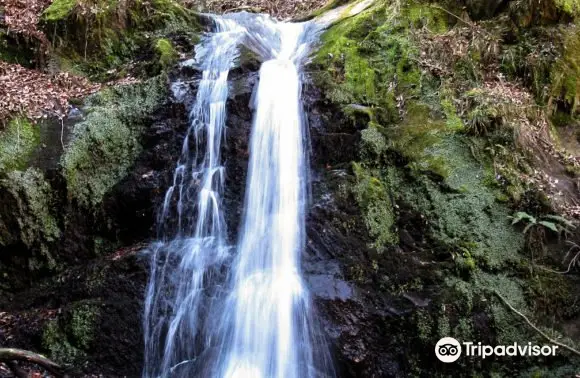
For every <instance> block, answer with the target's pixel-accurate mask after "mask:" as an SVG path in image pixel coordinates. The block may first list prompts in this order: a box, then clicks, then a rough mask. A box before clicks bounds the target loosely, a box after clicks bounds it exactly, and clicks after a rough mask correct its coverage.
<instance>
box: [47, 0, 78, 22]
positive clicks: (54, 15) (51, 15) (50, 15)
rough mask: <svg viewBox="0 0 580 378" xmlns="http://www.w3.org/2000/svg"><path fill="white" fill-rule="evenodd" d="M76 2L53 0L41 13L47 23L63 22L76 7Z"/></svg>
mask: <svg viewBox="0 0 580 378" xmlns="http://www.w3.org/2000/svg"><path fill="white" fill-rule="evenodd" d="M77 2H78V0H54V1H53V2H52V4H50V6H49V7H48V8H46V9H45V11H44V12H43V17H44V18H45V19H46V20H47V21H59V20H63V19H65V18H66V17H68V15H70V14H71V13H72V11H73V9H74V7H75V6H76V5H77Z"/></svg>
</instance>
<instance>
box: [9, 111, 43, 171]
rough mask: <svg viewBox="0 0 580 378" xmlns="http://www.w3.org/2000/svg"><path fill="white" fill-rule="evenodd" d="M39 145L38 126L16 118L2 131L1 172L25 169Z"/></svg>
mask: <svg viewBox="0 0 580 378" xmlns="http://www.w3.org/2000/svg"><path fill="white" fill-rule="evenodd" d="M38 143H39V131H38V126H36V125H34V124H32V123H31V122H30V121H28V120H26V119H24V118H14V119H13V120H12V121H10V122H9V123H8V124H7V125H6V126H4V129H3V130H1V129H0V172H9V171H12V170H16V169H23V168H25V167H26V165H27V163H28V159H29V158H30V156H31V155H32V153H33V152H34V151H35V150H36V148H37V147H38Z"/></svg>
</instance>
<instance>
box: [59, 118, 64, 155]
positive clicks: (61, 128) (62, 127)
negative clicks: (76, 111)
mask: <svg viewBox="0 0 580 378" xmlns="http://www.w3.org/2000/svg"><path fill="white" fill-rule="evenodd" d="M63 135H64V118H61V119H60V144H61V146H62V149H63V150H64V141H63Z"/></svg>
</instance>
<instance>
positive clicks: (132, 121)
mask: <svg viewBox="0 0 580 378" xmlns="http://www.w3.org/2000/svg"><path fill="white" fill-rule="evenodd" d="M166 95H167V88H166V84H165V80H164V77H163V76H159V77H156V78H153V79H150V80H149V81H147V82H145V83H143V84H136V85H131V86H124V87H118V88H110V89H107V90H105V91H103V92H101V93H99V94H97V95H95V96H93V97H92V98H90V99H88V100H87V104H88V105H90V106H91V112H90V113H89V115H88V116H87V119H86V120H85V121H84V122H81V123H79V124H77V125H75V128H74V131H73V134H74V135H73V140H72V141H71V143H70V144H69V146H67V148H66V151H65V153H64V155H63V157H62V166H63V170H64V175H65V178H66V181H67V188H68V193H69V196H70V198H71V199H74V200H76V201H77V202H78V203H79V204H80V205H81V206H83V207H84V208H92V209H94V208H96V207H97V206H98V205H99V204H100V202H101V201H102V199H103V196H104V195H105V194H106V193H107V192H108V191H109V190H110V189H111V188H112V187H113V186H114V185H115V184H116V183H117V182H118V181H119V180H120V179H122V178H123V177H124V176H125V174H126V173H127V171H128V169H129V168H130V167H131V166H132V165H133V162H134V161H135V159H136V157H137V156H138V154H139V152H140V151H141V145H140V142H139V135H140V132H141V126H142V123H143V120H144V119H145V118H146V117H147V116H148V115H149V114H151V113H152V112H153V111H155V110H156V109H157V108H158V107H159V106H160V104H161V103H162V102H163V101H164V99H165V98H166Z"/></svg>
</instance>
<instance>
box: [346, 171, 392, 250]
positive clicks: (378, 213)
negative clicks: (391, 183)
mask: <svg viewBox="0 0 580 378" xmlns="http://www.w3.org/2000/svg"><path fill="white" fill-rule="evenodd" d="M353 171H354V174H355V177H356V184H355V186H354V188H353V192H354V195H355V198H356V200H357V202H358V204H359V206H361V208H362V209H363V212H364V221H365V224H366V227H367V229H368V232H369V234H370V235H371V236H372V237H373V239H374V242H373V243H372V245H371V247H373V248H376V249H377V250H379V251H382V250H383V249H384V248H385V247H387V246H390V245H394V244H397V243H398V241H399V237H398V233H397V231H396V229H395V225H396V215H395V211H394V207H393V204H392V202H391V198H390V193H389V189H388V188H387V187H386V186H385V184H384V183H383V182H381V180H380V179H378V178H377V177H374V176H373V172H372V171H369V170H367V169H365V168H364V167H363V166H361V165H359V164H356V163H354V164H353Z"/></svg>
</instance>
